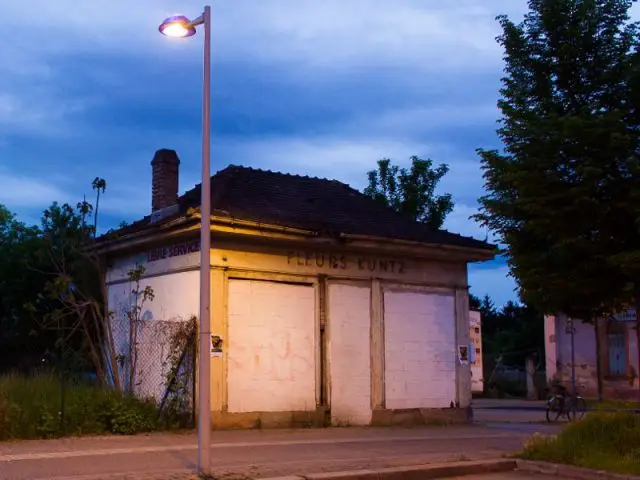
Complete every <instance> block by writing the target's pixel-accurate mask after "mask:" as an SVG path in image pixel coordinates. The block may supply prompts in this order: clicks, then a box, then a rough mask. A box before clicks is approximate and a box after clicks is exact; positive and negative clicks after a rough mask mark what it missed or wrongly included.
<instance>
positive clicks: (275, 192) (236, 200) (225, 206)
mask: <svg viewBox="0 0 640 480" xmlns="http://www.w3.org/2000/svg"><path fill="white" fill-rule="evenodd" d="M178 204H179V210H180V211H179V213H178V214H176V215H172V217H170V218H168V219H166V221H168V220H170V219H171V218H176V217H179V216H181V215H184V213H185V212H186V211H187V210H188V209H189V208H198V207H199V206H200V185H197V186H196V187H195V188H193V189H192V190H189V191H188V192H186V193H185V194H184V195H182V196H181V197H180V198H179V199H178ZM211 208H212V212H213V213H214V214H218V215H222V216H229V217H232V218H235V219H242V220H249V221H255V222H261V223H268V224H271V225H279V226H286V227H292V228H299V229H304V230H311V231H315V232H318V233H319V234H321V235H327V236H332V235H333V236H335V235H338V234H341V233H343V234H355V235H368V236H375V237H382V238H390V239H401V240H410V241H416V242H422V243H427V244H441V245H450V246H459V247H468V248H479V249H485V250H490V249H492V248H493V246H492V245H490V244H488V243H486V242H483V241H480V240H475V239H473V238H469V237H463V236H461V235H457V234H454V233H450V232H446V231H443V230H433V229H431V228H429V227H427V226H426V225H424V224H421V223H418V222H415V221H413V220H412V219H410V218H408V217H406V216H404V215H402V214H399V213H397V212H395V211H394V210H392V209H391V208H389V207H386V206H384V205H381V204H379V203H378V202H377V201H375V200H373V199H371V198H369V197H367V196H366V195H364V194H362V193H361V192H359V191H357V190H355V189H353V188H351V187H350V186H349V185H346V184H344V183H342V182H338V181H336V180H327V179H321V178H315V177H306V176H299V175H290V174H283V173H278V172H272V171H267V170H259V169H254V168H249V167H242V166H236V165H230V166H228V167H227V168H225V169H224V170H221V171H219V172H218V173H216V174H215V175H214V176H213V177H211ZM162 223H164V222H162ZM150 226H151V223H150V217H145V218H144V219H143V220H140V221H138V222H135V223H134V224H132V225H129V226H127V227H125V228H123V229H122V230H120V231H119V232H118V233H119V234H120V235H125V234H128V233H134V232H137V231H141V230H145V229H147V228H149V227H150Z"/></svg>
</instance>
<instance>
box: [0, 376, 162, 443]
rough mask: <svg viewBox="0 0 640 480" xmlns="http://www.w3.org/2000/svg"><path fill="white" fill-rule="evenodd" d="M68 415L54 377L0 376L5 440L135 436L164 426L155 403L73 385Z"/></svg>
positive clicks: (1, 430) (2, 437)
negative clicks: (61, 405) (113, 435)
mask: <svg viewBox="0 0 640 480" xmlns="http://www.w3.org/2000/svg"><path fill="white" fill-rule="evenodd" d="M65 388H66V391H65V397H66V398H65V407H64V416H63V415H62V413H63V412H61V410H60V379H59V377H58V376H57V375H55V374H53V373H39V374H36V375H33V376H25V375H18V374H8V375H4V376H2V377H0V440H9V439H28V438H52V437H57V436H63V435H98V434H106V433H112V434H125V435H130V434H135V433H142V432H149V431H152V430H156V429H159V428H163V427H164V426H165V425H164V424H163V423H161V422H160V421H158V415H157V406H156V403H155V402H154V401H153V400H142V399H138V398H135V397H133V396H130V395H126V394H122V393H120V392H117V391H115V390H113V389H111V388H104V387H99V386H97V385H95V384H90V383H86V382H81V381H78V382H68V384H67V385H66V387H65Z"/></svg>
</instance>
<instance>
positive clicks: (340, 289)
mask: <svg viewBox="0 0 640 480" xmlns="http://www.w3.org/2000/svg"><path fill="white" fill-rule="evenodd" d="M328 314H329V315H328V317H329V318H328V323H329V338H330V340H329V344H330V348H329V363H330V372H331V419H332V422H333V424H334V425H367V424H369V423H370V422H371V343H370V342H371V288H370V287H363V286H357V285H346V284H340V283H336V284H329V308H328Z"/></svg>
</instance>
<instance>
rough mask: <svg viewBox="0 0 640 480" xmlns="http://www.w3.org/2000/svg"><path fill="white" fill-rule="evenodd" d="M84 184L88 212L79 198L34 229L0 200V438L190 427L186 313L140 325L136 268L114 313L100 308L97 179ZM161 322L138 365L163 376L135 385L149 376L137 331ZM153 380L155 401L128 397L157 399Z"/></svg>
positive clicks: (148, 296)
mask: <svg viewBox="0 0 640 480" xmlns="http://www.w3.org/2000/svg"><path fill="white" fill-rule="evenodd" d="M92 188H93V190H94V192H95V206H96V207H95V208H94V206H93V205H92V204H90V203H89V202H87V201H86V199H84V200H83V201H82V202H79V203H78V204H77V205H76V206H75V207H73V206H71V205H69V204H62V205H60V204H58V203H56V202H54V203H53V204H52V205H51V207H49V208H48V209H47V210H45V211H44V212H43V215H42V219H41V223H40V225H38V226H32V227H27V226H25V225H24V224H23V223H21V222H19V221H18V220H17V219H16V218H15V216H14V215H13V214H11V213H10V212H9V211H8V210H7V209H6V208H4V206H2V205H0V440H1V439H12V438H47V437H52V436H60V435H84V434H100V433H118V434H133V433H139V432H146V431H150V430H155V429H159V428H182V427H187V426H191V425H192V415H193V397H192V390H193V388H192V384H193V374H194V366H195V356H194V354H193V352H194V347H193V345H194V344H195V328H196V322H195V319H191V320H189V321H188V322H170V321H164V320H165V319H155V318H153V319H152V318H151V317H149V318H150V319H149V320H147V318H146V315H147V314H148V313H149V312H148V307H147V306H146V304H147V302H152V301H153V299H154V291H153V289H152V288H151V287H150V286H148V285H145V282H144V280H143V278H144V273H145V270H144V267H143V266H142V265H139V264H136V266H135V267H132V268H131V270H130V271H129V272H128V276H129V286H128V289H129V292H128V294H127V298H123V299H122V300H123V302H122V305H120V306H118V308H117V309H118V311H117V312H116V311H112V310H110V309H109V308H108V305H107V304H106V298H107V288H106V283H105V282H106V278H105V272H106V264H105V259H104V258H103V257H102V256H101V255H99V253H98V252H97V250H96V248H95V246H96V232H97V228H98V223H97V222H98V205H99V202H100V198H101V195H102V194H104V193H105V190H106V182H105V181H104V179H101V178H96V179H95V180H94V181H93V183H92ZM114 307H115V306H114ZM164 325H167V326H168V327H167V328H169V331H166V332H164V333H165V335H164V336H163V337H164V338H165V339H166V340H167V343H168V344H169V347H170V348H169V349H170V352H169V354H168V355H166V352H165V353H163V350H162V349H158V350H154V351H147V350H144V352H143V353H142V355H152V357H153V358H149V357H147V358H145V359H144V360H145V365H149V364H151V365H155V366H159V365H160V364H161V363H163V362H166V364H165V365H164V366H165V367H166V366H167V365H168V366H169V374H168V375H167V378H166V379H163V378H162V377H161V375H162V373H161V369H158V370H157V372H158V378H157V382H156V379H151V380H149V378H148V377H147V383H146V384H145V385H142V384H143V383H144V379H145V376H146V375H148V374H149V372H146V371H145V372H142V371H141V370H143V368H142V367H141V366H140V365H141V362H139V361H138V356H139V355H140V352H141V348H143V347H142V345H141V341H142V340H141V338H140V335H144V334H149V333H148V332H156V331H157V332H160V331H161V330H162V328H163V326H164ZM114 326H115V327H114ZM114 328H117V329H118V330H117V331H116V330H114ZM143 332H144V333H143ZM145 345H147V346H148V345H149V342H146V343H145ZM144 368H149V367H148V366H147V367H144ZM154 368H155V367H154ZM154 372H155V371H154ZM163 380H165V382H163ZM163 383H164V385H163ZM162 386H164V387H165V388H166V390H167V393H166V396H165V398H164V399H162V401H160V399H158V398H149V399H141V398H136V395H137V396H138V397H141V396H147V395H155V396H158V395H162V392H161V391H160V392H158V391H157V388H158V387H161V388H162Z"/></svg>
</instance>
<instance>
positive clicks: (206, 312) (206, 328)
mask: <svg viewBox="0 0 640 480" xmlns="http://www.w3.org/2000/svg"><path fill="white" fill-rule="evenodd" d="M203 17H204V18H203V20H204V71H203V89H202V90H203V94H202V188H201V194H202V196H201V199H200V213H201V215H202V217H201V220H200V345H199V348H198V351H199V352H200V354H199V362H198V373H199V376H198V383H199V394H198V470H199V472H200V474H202V475H210V474H211V390H210V383H211V375H210V371H211V364H210V361H211V360H210V357H209V352H210V349H211V317H210V301H211V298H210V297H211V292H210V289H209V286H210V283H211V276H210V264H211V263H210V254H211V180H210V179H211V173H210V170H211V167H210V161H211V159H210V156H211V151H210V149H211V7H210V6H208V5H207V6H206V7H204V14H203Z"/></svg>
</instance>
